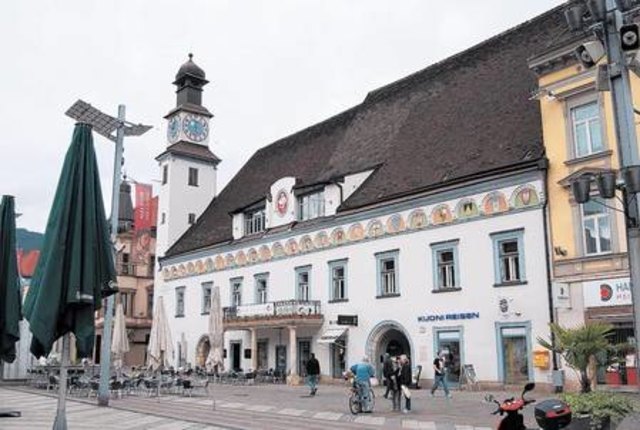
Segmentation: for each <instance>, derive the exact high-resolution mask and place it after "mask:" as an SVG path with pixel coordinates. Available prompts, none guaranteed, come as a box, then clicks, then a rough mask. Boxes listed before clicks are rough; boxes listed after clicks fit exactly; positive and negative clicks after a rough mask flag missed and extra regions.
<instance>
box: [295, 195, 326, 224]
mask: <svg viewBox="0 0 640 430" xmlns="http://www.w3.org/2000/svg"><path fill="white" fill-rule="evenodd" d="M321 216H324V192H323V191H318V192H315V193H310V194H305V195H302V196H300V197H298V220H299V221H306V220H308V219H313V218H318V217H321Z"/></svg>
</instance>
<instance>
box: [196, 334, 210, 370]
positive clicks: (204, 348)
mask: <svg viewBox="0 0 640 430" xmlns="http://www.w3.org/2000/svg"><path fill="white" fill-rule="evenodd" d="M210 350H211V344H210V343H209V336H208V335H206V334H205V335H202V336H201V337H200V340H198V345H197V346H196V366H199V367H205V364H206V363H207V357H208V356H209V351H210Z"/></svg>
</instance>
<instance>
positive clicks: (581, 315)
mask: <svg viewBox="0 0 640 430" xmlns="http://www.w3.org/2000/svg"><path fill="white" fill-rule="evenodd" d="M587 40H588V39H587V38H585V36H584V35H582V36H578V37H573V38H567V39H566V40H565V42H564V43H562V44H559V45H555V46H553V45H552V46H550V48H549V49H548V50H547V51H545V52H542V53H536V56H535V57H532V58H530V60H529V67H530V68H531V70H532V71H534V72H535V73H536V74H537V76H538V83H539V87H538V90H537V92H536V96H537V98H538V100H539V102H540V109H541V118H542V129H543V139H544V145H545V151H546V156H547V158H548V160H549V167H548V180H547V194H548V204H549V206H548V215H549V219H550V226H549V235H550V237H551V249H550V254H551V263H552V266H553V267H552V276H553V281H554V290H555V291H554V295H553V299H554V308H555V309H554V313H555V317H556V318H555V319H556V321H557V322H559V323H560V324H562V325H565V326H572V325H578V324H581V323H584V322H588V321H606V322H609V323H611V324H613V325H614V327H615V340H614V341H615V342H617V343H618V342H625V341H628V340H631V339H632V337H633V313H632V312H633V310H632V305H631V291H630V282H629V269H628V266H629V265H628V260H627V253H626V251H627V245H626V240H625V218H624V215H623V213H622V212H621V211H622V203H621V202H620V201H618V200H603V199H601V198H600V197H599V195H598V191H597V188H596V187H595V185H594V186H593V187H592V190H591V200H590V201H589V202H588V203H586V204H584V205H581V204H578V203H577V202H576V201H575V200H574V198H573V194H572V192H571V185H570V184H571V182H572V180H573V179H575V178H578V177H579V176H581V175H583V174H587V173H591V174H594V175H597V174H598V172H601V171H602V170H612V169H613V170H618V169H619V167H620V164H619V158H618V151H617V144H616V135H615V128H614V122H613V108H612V98H611V93H610V92H606V91H598V90H597V89H596V69H597V67H593V68H585V67H583V66H582V65H581V64H580V63H579V62H578V61H577V59H576V56H575V54H574V50H575V48H576V47H578V46H580V45H581V44H583V43H584V42H585V41H587ZM639 85H640V82H639V80H638V78H637V77H636V76H635V75H633V76H632V90H634V101H635V103H634V105H636V106H640V97H638V94H639V91H638V90H639V88H638V86H639ZM636 127H637V126H636ZM634 358H635V357H632V356H627V366H628V367H633V366H635V363H634V361H635V360H634ZM607 369H608V371H607ZM615 369H617V368H616V367H612V366H608V365H606V364H605V365H602V366H599V368H598V377H597V381H598V383H622V384H624V383H627V373H629V374H631V373H633V371H629V372H626V371H624V369H622V371H619V372H613V370H615ZM570 373H571V372H569V373H567V377H568V378H571V377H572V376H573V375H571V374H570ZM632 377H633V376H629V378H632Z"/></svg>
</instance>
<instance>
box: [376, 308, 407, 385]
mask: <svg viewBox="0 0 640 430" xmlns="http://www.w3.org/2000/svg"><path fill="white" fill-rule="evenodd" d="M413 351H414V348H413V342H412V341H411V337H410V336H409V334H408V333H407V331H406V330H405V328H404V327H403V326H402V324H400V323H398V322H396V321H391V320H387V321H382V322H380V323H378V324H377V325H376V326H375V327H374V328H373V329H372V330H371V333H370V334H369V337H368V338H367V343H366V346H365V352H366V354H367V356H368V357H369V358H370V360H371V364H372V365H373V367H374V368H375V369H376V374H377V375H378V376H379V377H380V376H381V375H382V357H383V355H384V353H389V354H391V355H401V354H406V355H407V357H409V359H410V360H411V363H412V365H413V364H414V360H413V357H414V356H415V355H414V354H413Z"/></svg>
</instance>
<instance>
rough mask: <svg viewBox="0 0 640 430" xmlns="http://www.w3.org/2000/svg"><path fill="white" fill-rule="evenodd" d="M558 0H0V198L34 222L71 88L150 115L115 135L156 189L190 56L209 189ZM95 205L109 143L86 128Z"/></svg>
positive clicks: (59, 150)
mask: <svg viewBox="0 0 640 430" xmlns="http://www.w3.org/2000/svg"><path fill="white" fill-rule="evenodd" d="M560 3H562V1H559V0H536V1H531V0H527V1H514V0H454V1H435V0H386V1H383V0H357V1H356V0H353V1H351V0H342V1H331V0H295V1H294V0H271V1H266V0H255V1H249V0H247V1H243V0H228V1H223V0H200V1H196V0H182V1H175V0H174V1H164V0H154V1H150V0H147V1H143V0H127V1H124V0H121V1H98V0H64V1H62V0H57V1H55V0H40V1H35V0H19V1H3V2H2V4H1V5H0V36H1V37H0V48H1V49H0V52H1V53H2V63H1V66H0V97H1V100H2V101H1V102H0V130H2V132H1V134H0V150H1V153H0V155H1V158H0V160H2V161H1V162H0V163H1V164H0V194H12V195H14V196H16V209H17V211H18V212H21V213H22V214H23V216H22V217H21V218H19V219H18V227H25V228H28V229H30V230H35V231H41V232H42V231H44V229H45V226H46V221H47V217H48V214H49V209H50V207H51V202H52V199H53V194H54V192H55V187H56V184H57V181H58V176H59V174H60V169H61V167H62V160H63V157H64V154H65V152H66V150H67V147H68V145H69V142H70V138H71V133H72V131H73V121H72V120H71V119H69V118H67V117H66V116H65V115H64V112H65V111H66V109H67V108H68V107H69V106H70V105H71V104H73V103H74V102H75V101H76V100H77V99H78V98H82V99H83V100H85V101H87V102H89V103H91V104H93V105H94V106H95V107H97V108H98V109H101V110H103V111H104V112H107V113H111V114H113V115H114V116H116V114H117V105H118V104H119V103H123V104H125V105H126V106H127V119H129V120H131V121H134V122H142V123H145V124H149V125H153V126H154V129H153V130H152V131H150V132H148V133H147V134H146V135H145V136H143V137H139V138H129V139H128V140H126V141H125V169H126V172H127V174H128V176H129V177H130V178H133V179H135V180H137V181H139V182H147V183H154V184H156V185H157V180H158V179H159V176H160V174H159V171H158V168H157V164H156V162H155V161H154V158H155V156H156V155H158V154H160V153H161V152H162V151H163V150H164V148H165V145H166V139H165V135H166V126H165V121H164V119H163V118H162V117H163V116H164V115H165V114H166V113H167V112H168V111H169V110H170V109H171V108H173V107H174V106H175V93H174V90H175V88H174V87H173V85H171V82H173V78H174V76H175V73H176V72H177V70H178V68H179V67H180V65H181V64H182V63H184V62H185V61H186V60H187V54H188V53H189V52H193V54H194V61H195V62H196V64H198V65H199V66H200V67H202V68H203V69H204V70H205V72H206V74H207V79H209V81H210V84H209V85H208V86H206V87H205V92H204V105H205V106H206V107H207V108H209V110H210V111H211V112H213V113H214V115H215V117H214V118H213V120H212V123H211V137H212V139H211V144H210V148H211V150H212V151H213V152H214V153H215V154H216V155H217V156H218V157H220V158H221V159H222V163H221V164H220V166H219V169H218V182H219V188H218V190H221V189H222V187H223V186H224V185H225V184H226V183H227V182H228V181H229V180H230V179H231V178H232V177H233V175H234V174H235V173H236V172H237V171H238V169H239V168H240V167H241V166H242V164H243V163H244V162H245V161H246V160H247V159H248V158H249V157H250V156H251V154H252V153H253V152H255V151H256V150H257V149H258V148H260V147H262V146H265V145H267V144H268V143H270V142H272V141H274V140H276V139H278V138H280V137H284V136H286V135H288V134H291V133H293V132H295V131H296V130H299V129H302V128H305V127H307V126H309V125H311V124H313V123H316V122H318V121H321V120H323V119H325V118H327V117H329V116H332V115H334V114H336V113H339V112H341V111H342V110H344V109H347V108H349V107H351V106H353V105H356V104H358V103H360V102H361V101H362V100H363V99H364V97H365V96H366V94H367V92H368V91H370V90H373V89H375V88H377V87H380V86H382V85H385V84H387V83H390V82H392V81H394V80H397V79H399V78H401V77H403V76H405V75H407V74H410V73H412V72H414V71H417V70H420V69H422V68H424V67H426V66H428V65H429V64H432V63H434V62H436V61H439V60H441V59H443V58H446V57H448V56H450V55H452V54H454V53H456V52H459V51H461V50H463V49H465V48H467V47H470V46H472V45H474V44H476V43H478V42H481V41H482V40H484V39H487V38H488V37H491V36H493V35H495V34H498V33H500V32H502V31H504V30H506V29H508V28H510V27H513V26H514V25H517V24H519V23H521V22H523V21H526V20H527V19H530V18H532V17H534V16H536V15H538V14H540V13H542V12H544V11H545V10H547V9H550V8H551V7H554V6H556V5H558V4H560ZM95 146H96V150H97V154H98V161H99V164H100V173H101V177H102V189H103V193H104V198H105V201H106V203H105V209H106V210H107V211H109V207H110V201H111V200H110V195H111V182H112V170H113V144H112V143H111V142H110V141H107V140H106V139H104V138H102V137H100V136H95Z"/></svg>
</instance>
